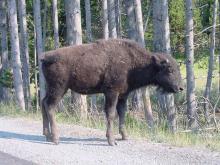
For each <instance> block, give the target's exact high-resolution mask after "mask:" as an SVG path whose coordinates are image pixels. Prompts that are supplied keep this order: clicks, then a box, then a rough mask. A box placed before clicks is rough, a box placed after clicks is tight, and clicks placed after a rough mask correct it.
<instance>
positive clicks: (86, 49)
mask: <svg viewBox="0 0 220 165" xmlns="http://www.w3.org/2000/svg"><path fill="white" fill-rule="evenodd" d="M41 61H42V69H43V73H44V76H45V79H46V83H47V92H46V96H45V98H44V99H43V101H42V115H43V134H44V135H45V136H46V138H47V140H48V141H52V142H54V143H56V144H58V142H59V136H58V130H57V125H56V121H55V117H54V113H55V110H54V109H55V107H56V105H57V104H58V102H59V101H60V99H61V98H62V97H63V95H64V94H65V93H66V91H67V90H68V89H71V90H73V91H75V92H78V93H81V94H94V93H104V95H105V98H106V102H105V113H106V118H107V132H106V136H107V139H108V143H109V145H115V144H116V143H115V139H114V135H113V120H114V117H115V112H116V110H117V113H118V116H119V132H120V134H121V135H122V139H123V140H125V139H127V134H126V130H125V112H126V101H127V97H128V95H129V93H130V92H131V91H132V90H135V89H138V88H141V87H143V86H148V85H156V86H159V87H160V88H161V89H163V90H164V91H166V92H172V93H176V92H178V91H180V90H182V89H183V87H182V83H181V82H182V79H181V75H180V71H179V67H178V65H177V63H176V61H175V60H174V59H173V58H172V57H171V56H169V55H165V54H159V53H150V52H147V51H146V50H145V49H144V48H142V47H140V46H139V45H138V44H137V43H135V42H133V41H130V40H123V39H112V40H107V41H106V40H99V41H97V42H95V43H91V44H84V45H79V46H70V47H65V48H60V49H57V50H55V51H50V52H46V53H45V54H44V55H43V56H42V59H41Z"/></svg>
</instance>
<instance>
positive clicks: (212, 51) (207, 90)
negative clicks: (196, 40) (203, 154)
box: [204, 0, 218, 122]
mask: <svg viewBox="0 0 220 165" xmlns="http://www.w3.org/2000/svg"><path fill="white" fill-rule="evenodd" d="M217 9H218V0H215V1H214V6H213V22H212V35H211V45H210V56H209V68H208V75H207V81H206V88H205V92H204V98H205V99H207V100H209V98H210V92H211V85H212V74H213V68H214V60H215V34H216V21H217ZM208 109H209V105H208V103H207V102H206V103H205V104H204V110H205V116H206V119H207V121H208V122H209V115H208Z"/></svg>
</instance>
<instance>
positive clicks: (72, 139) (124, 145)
mask: <svg viewBox="0 0 220 165" xmlns="http://www.w3.org/2000/svg"><path fill="white" fill-rule="evenodd" d="M59 127H60V130H61V132H60V134H61V142H60V144H59V145H53V144H51V143H47V142H45V138H44V137H43V136H42V135H41V134H42V124H41V122H40V121H31V120H27V119H12V118H5V117H1V118H0V165H2V164H3V165H4V164H7V165H8V164H9V165H13V164H16V165H17V164H19V163H20V164H22V165H23V164H24V165H26V164H33V163H36V164H43V165H44V164H45V165H50V164H51V165H52V164H53V165H65V164H66V165H69V164H73V165H75V164H76V165H78V164H80V165H103V164H104V165H105V164H107V165H117V164H118V165H123V164H126V165H142V164H147V165H149V164H153V165H154V164H155V165H156V164H162V165H163V164H165V165H166V164H167V165H172V164H177V165H181V164H184V165H186V164H210V165H215V164H216V165H219V164H220V153H219V152H212V151H210V150H207V149H195V148H189V147H173V146H170V145H166V144H158V143H150V142H148V141H146V140H135V139H132V140H128V141H118V144H119V145H118V146H115V147H111V146H108V145H107V142H106V138H105V132H103V131H100V130H95V129H89V128H84V127H81V126H71V125H59Z"/></svg>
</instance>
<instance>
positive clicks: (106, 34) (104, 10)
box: [102, 0, 109, 40]
mask: <svg viewBox="0 0 220 165" xmlns="http://www.w3.org/2000/svg"><path fill="white" fill-rule="evenodd" d="M102 15H103V17H102V26H103V38H104V39H106V40H107V39H108V38H109V29H108V3H107V0H102Z"/></svg>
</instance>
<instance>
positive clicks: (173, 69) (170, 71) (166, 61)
mask: <svg viewBox="0 0 220 165" xmlns="http://www.w3.org/2000/svg"><path fill="white" fill-rule="evenodd" d="M152 63H153V66H154V68H155V69H156V71H157V72H156V74H155V78H154V81H155V85H157V86H159V88H162V89H163V91H164V92H168V93H177V92H179V91H182V90H183V84H182V78H181V74H180V69H179V66H178V64H177V62H176V61H175V59H173V58H172V57H171V56H169V55H165V54H156V55H153V56H152Z"/></svg>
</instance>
